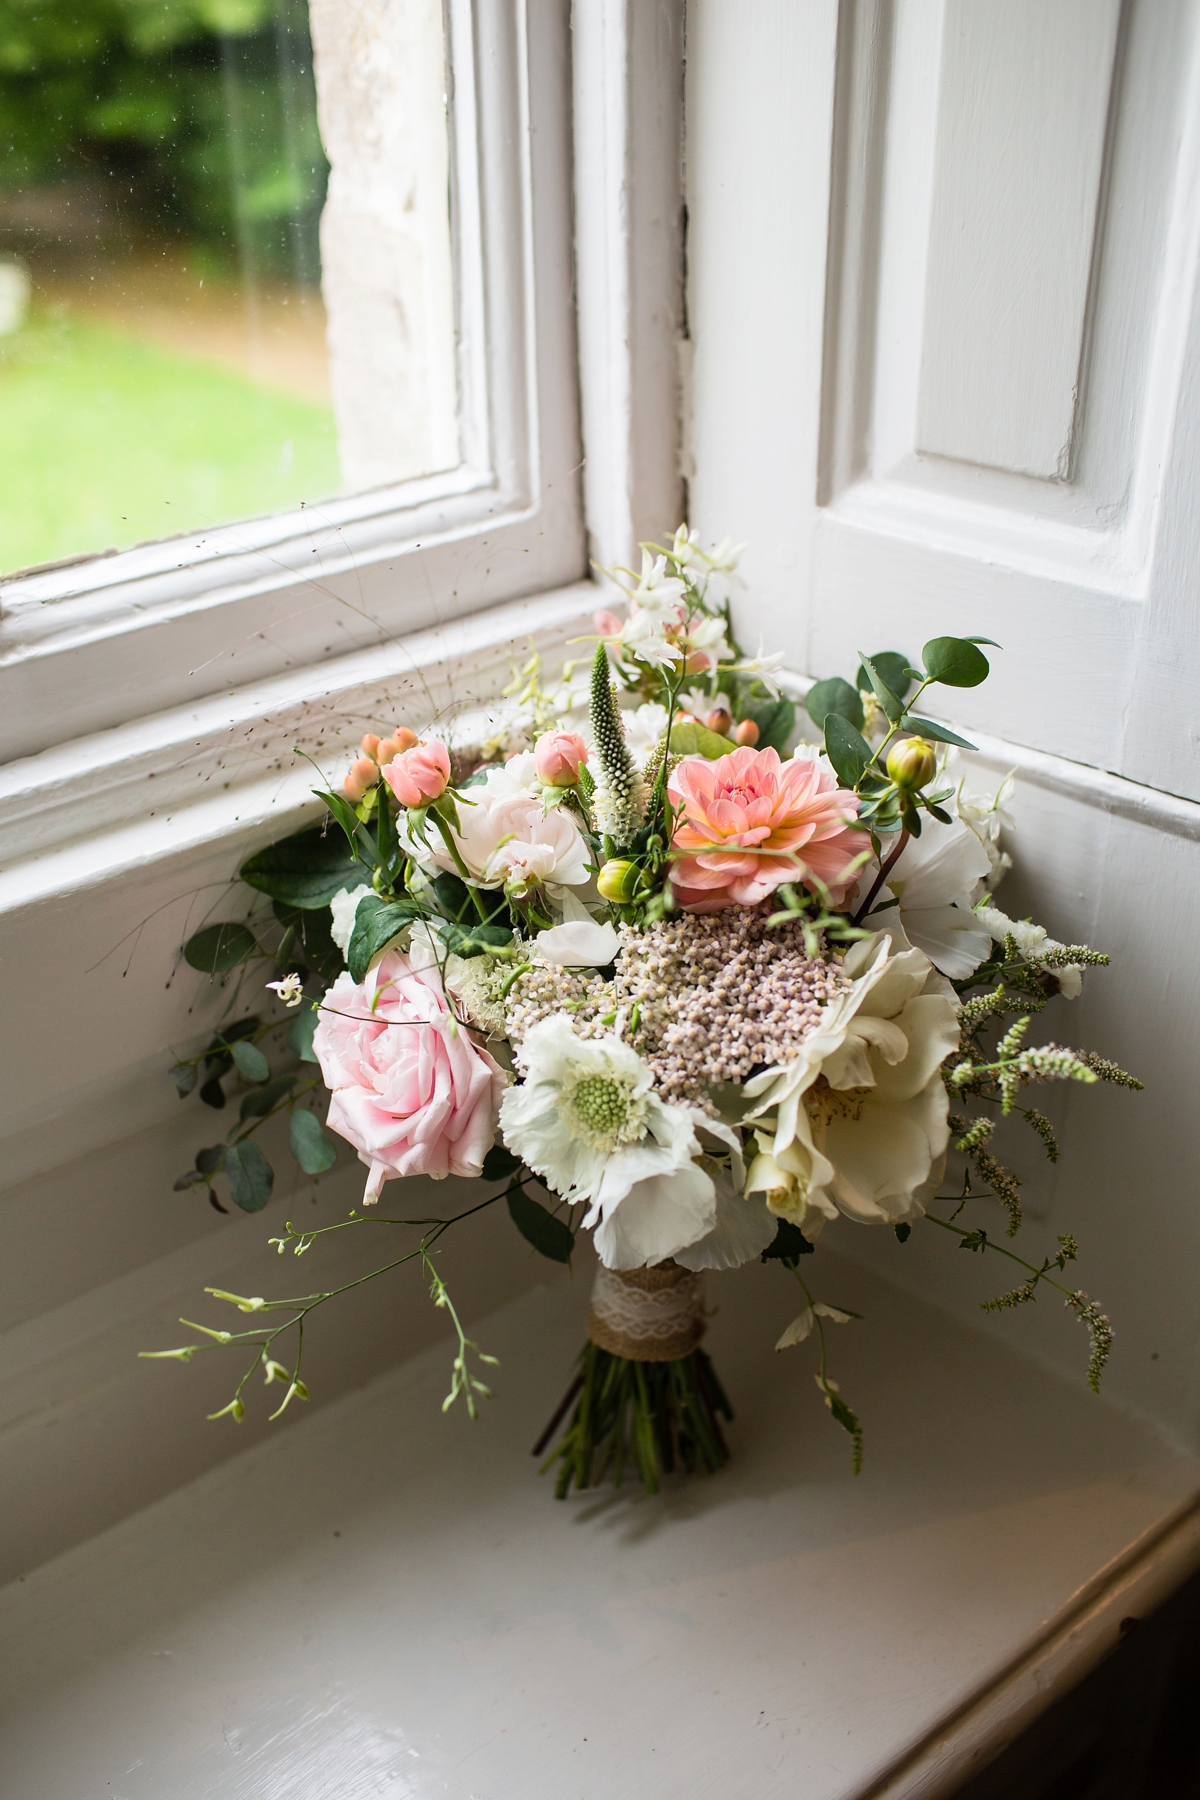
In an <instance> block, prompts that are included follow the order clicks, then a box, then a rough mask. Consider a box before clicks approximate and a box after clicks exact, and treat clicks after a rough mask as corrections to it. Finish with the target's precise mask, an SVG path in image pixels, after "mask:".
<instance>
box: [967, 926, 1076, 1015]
mask: <svg viewBox="0 0 1200 1800" xmlns="http://www.w3.org/2000/svg"><path fill="white" fill-rule="evenodd" d="M975 917H976V918H977V919H978V920H979V923H980V925H981V926H982V927H983V928H984V930H985V931H987V933H988V935H989V937H990V938H991V939H993V940H994V941H995V942H996V943H997V944H1003V942H1004V940H1005V938H1006V937H1010V936H1011V937H1012V939H1013V941H1014V942H1015V944H1016V946H1017V949H1018V950H1019V951H1020V952H1021V955H1022V956H1023V957H1025V958H1026V960H1027V961H1029V962H1031V963H1033V964H1034V965H1035V966H1039V967H1040V966H1041V959H1042V958H1043V957H1044V956H1045V954H1046V952H1047V951H1048V950H1061V949H1062V948H1063V946H1062V945H1061V944H1060V943H1059V941H1058V939H1057V938H1052V937H1051V936H1050V934H1049V932H1048V931H1047V930H1046V927H1045V926H1044V925H1034V924H1033V923H1032V922H1031V921H1030V920H1029V919H1010V918H1008V917H1007V915H1006V914H1005V913H1002V912H1001V911H1000V909H999V907H996V906H981V907H979V908H978V910H977V911H976V914H975ZM1049 973H1050V974H1051V975H1053V976H1054V978H1055V980H1056V981H1057V982H1058V986H1059V992H1060V993H1061V994H1062V995H1063V997H1064V998H1065V999H1067V1000H1076V999H1078V997H1079V994H1080V992H1081V990H1082V988H1083V968H1082V965H1081V964H1079V963H1067V964H1065V965H1064V966H1063V967H1062V968H1061V969H1059V968H1052V969H1050V970H1049Z"/></svg>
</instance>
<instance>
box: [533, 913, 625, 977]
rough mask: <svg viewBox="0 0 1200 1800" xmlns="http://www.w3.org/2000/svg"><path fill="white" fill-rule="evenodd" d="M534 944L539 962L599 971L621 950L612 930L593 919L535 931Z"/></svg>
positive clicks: (609, 926) (576, 920) (563, 967)
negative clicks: (542, 960) (541, 959)
mask: <svg viewBox="0 0 1200 1800" xmlns="http://www.w3.org/2000/svg"><path fill="white" fill-rule="evenodd" d="M534 943H535V944H536V945H537V948H538V951H539V953H540V955H541V956H542V957H543V959H544V960H545V961H546V962H548V963H553V964H554V966H555V967H556V968H559V969H602V968H604V967H605V965H606V964H607V963H610V962H612V961H613V960H614V958H615V957H616V954H617V951H618V950H619V949H620V948H621V940H620V938H619V937H618V936H617V934H616V932H615V931H614V930H613V927H612V926H611V925H610V924H608V922H607V921H605V922H604V923H601V922H599V921H598V920H595V919H587V920H583V919H575V920H571V921H570V922H569V923H567V924H565V925H554V926H552V927H551V928H550V930H549V931H539V932H538V934H537V937H536V938H535V939H534Z"/></svg>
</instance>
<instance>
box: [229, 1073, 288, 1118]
mask: <svg viewBox="0 0 1200 1800" xmlns="http://www.w3.org/2000/svg"><path fill="white" fill-rule="evenodd" d="M295 1085H296V1077H295V1076H294V1075H277V1076H276V1077H275V1079H274V1081H268V1082H267V1083H266V1084H265V1086H263V1087H260V1088H254V1089H252V1090H251V1092H250V1093H248V1094H243V1095H242V1104H241V1106H240V1108H239V1109H238V1117H239V1118H241V1119H262V1118H265V1117H266V1115H267V1114H268V1113H269V1112H270V1110H271V1108H272V1107H273V1106H274V1105H276V1104H277V1102H278V1101H280V1100H282V1099H283V1096H284V1095H285V1094H290V1093H291V1091H292V1089H293V1088H294V1087H295Z"/></svg>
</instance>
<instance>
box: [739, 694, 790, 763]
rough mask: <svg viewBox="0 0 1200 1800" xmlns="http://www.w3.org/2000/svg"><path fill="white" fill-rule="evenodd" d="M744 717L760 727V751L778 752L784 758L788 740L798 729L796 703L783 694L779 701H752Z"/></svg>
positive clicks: (758, 744) (745, 710)
mask: <svg viewBox="0 0 1200 1800" xmlns="http://www.w3.org/2000/svg"><path fill="white" fill-rule="evenodd" d="M742 710H743V716H744V717H745V718H747V719H753V720H754V723H755V724H756V725H757V726H758V743H757V745H756V746H755V747H756V748H757V749H759V750H778V752H779V754H780V755H781V756H782V755H783V752H784V751H785V750H786V748H787V744H788V740H789V738H790V737H791V735H792V733H793V731H795V729H796V707H795V703H794V701H791V700H789V699H788V697H787V695H786V694H781V695H780V696H779V698H778V700H763V701H752V702H751V703H750V704H749V705H747V706H745V707H743V709H742Z"/></svg>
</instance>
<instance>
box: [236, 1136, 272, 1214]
mask: <svg viewBox="0 0 1200 1800" xmlns="http://www.w3.org/2000/svg"><path fill="white" fill-rule="evenodd" d="M225 1173H226V1175H228V1177H229V1192H230V1194H231V1195H232V1197H233V1202H234V1205H235V1206H240V1207H241V1209H242V1211H243V1212H248V1213H253V1212H261V1211H262V1209H263V1207H264V1206H265V1205H266V1204H267V1201H268V1200H269V1199H270V1198H271V1189H272V1187H273V1186H274V1184H275V1171H274V1169H272V1167H271V1165H270V1163H269V1162H268V1161H267V1159H266V1157H265V1156H264V1155H263V1153H262V1151H261V1150H260V1149H259V1147H258V1145H257V1144H256V1143H255V1142H254V1139H253V1138H242V1140H241V1142H240V1143H237V1144H230V1145H229V1147H228V1148H227V1149H226V1151H225Z"/></svg>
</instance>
